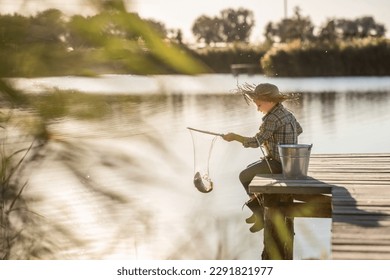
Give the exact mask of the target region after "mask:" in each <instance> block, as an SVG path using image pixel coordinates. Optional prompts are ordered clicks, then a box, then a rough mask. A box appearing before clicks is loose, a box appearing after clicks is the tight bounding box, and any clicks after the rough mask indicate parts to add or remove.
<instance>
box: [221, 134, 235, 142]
mask: <svg viewBox="0 0 390 280" xmlns="http://www.w3.org/2000/svg"><path fill="white" fill-rule="evenodd" d="M236 136H237V135H236V134H235V133H231V132H229V133H227V134H224V135H222V138H223V140H225V141H228V142H231V141H234V140H236Z"/></svg>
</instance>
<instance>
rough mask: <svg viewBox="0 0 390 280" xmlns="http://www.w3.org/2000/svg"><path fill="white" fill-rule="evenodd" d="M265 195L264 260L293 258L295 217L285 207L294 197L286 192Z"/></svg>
mask: <svg viewBox="0 0 390 280" xmlns="http://www.w3.org/2000/svg"><path fill="white" fill-rule="evenodd" d="M263 195H264V250H263V253H262V255H261V256H262V259H263V260H292V259H293V251H294V218H293V217H291V216H289V215H288V214H287V213H286V211H285V207H281V205H288V204H292V203H293V197H292V196H291V195H285V194H263Z"/></svg>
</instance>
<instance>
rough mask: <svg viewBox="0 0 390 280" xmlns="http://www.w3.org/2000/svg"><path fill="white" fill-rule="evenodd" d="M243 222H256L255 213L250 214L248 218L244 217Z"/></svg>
mask: <svg viewBox="0 0 390 280" xmlns="http://www.w3.org/2000/svg"><path fill="white" fill-rule="evenodd" d="M245 222H246V223H247V224H253V223H255V222H256V215H255V214H252V215H251V216H250V217H249V218H246V219H245Z"/></svg>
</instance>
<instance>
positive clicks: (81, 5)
mask: <svg viewBox="0 0 390 280" xmlns="http://www.w3.org/2000/svg"><path fill="white" fill-rule="evenodd" d="M89 2H91V1H90V0H62V1H59V0H0V13H2V14H4V13H13V12H18V13H22V14H28V13H30V14H35V13H36V12H37V11H42V10H45V9H47V8H49V7H52V8H58V9H61V10H63V11H64V12H65V13H69V14H72V13H84V14H88V13H91V9H90V7H89V5H88V3H89ZM125 2H126V3H127V4H128V10H129V11H137V12H138V13H139V14H140V15H141V17H143V18H153V19H156V20H158V21H161V22H163V23H164V24H165V26H166V27H167V28H180V29H181V30H182V31H183V33H184V39H187V40H191V39H192V33H191V27H192V24H193V23H194V21H195V19H196V18H197V17H199V16H200V15H207V16H210V17H212V16H216V15H218V14H219V13H220V11H221V10H223V9H225V8H234V9H237V8H239V7H243V8H246V9H249V10H251V11H252V12H253V13H254V16H255V20H256V25H255V29H254V30H253V32H252V40H257V41H258V40H263V38H264V37H263V32H264V26H265V24H266V23H267V22H269V21H274V22H275V21H279V20H280V19H282V18H283V16H284V2H285V0H126V1H125ZM296 6H299V7H300V8H301V13H302V15H304V16H309V17H310V18H311V20H312V22H313V23H314V24H315V25H316V26H319V25H321V24H322V23H324V22H325V21H326V20H327V19H328V18H333V17H336V18H349V19H354V18H356V17H361V16H366V15H369V16H373V17H374V18H375V20H376V21H377V22H378V23H383V24H385V26H386V28H387V29H388V30H389V31H388V32H387V37H389V36H390V16H389V13H390V0H287V14H288V16H291V15H292V14H293V10H294V7H296Z"/></svg>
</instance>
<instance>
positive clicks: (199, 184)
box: [194, 172, 213, 193]
mask: <svg viewBox="0 0 390 280" xmlns="http://www.w3.org/2000/svg"><path fill="white" fill-rule="evenodd" d="M194 185H195V187H196V188H197V189H198V191H200V192H202V193H208V192H211V191H212V190H213V182H212V181H211V179H210V178H209V176H208V175H207V174H204V175H203V177H202V176H201V175H200V173H199V172H196V173H195V175H194Z"/></svg>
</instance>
